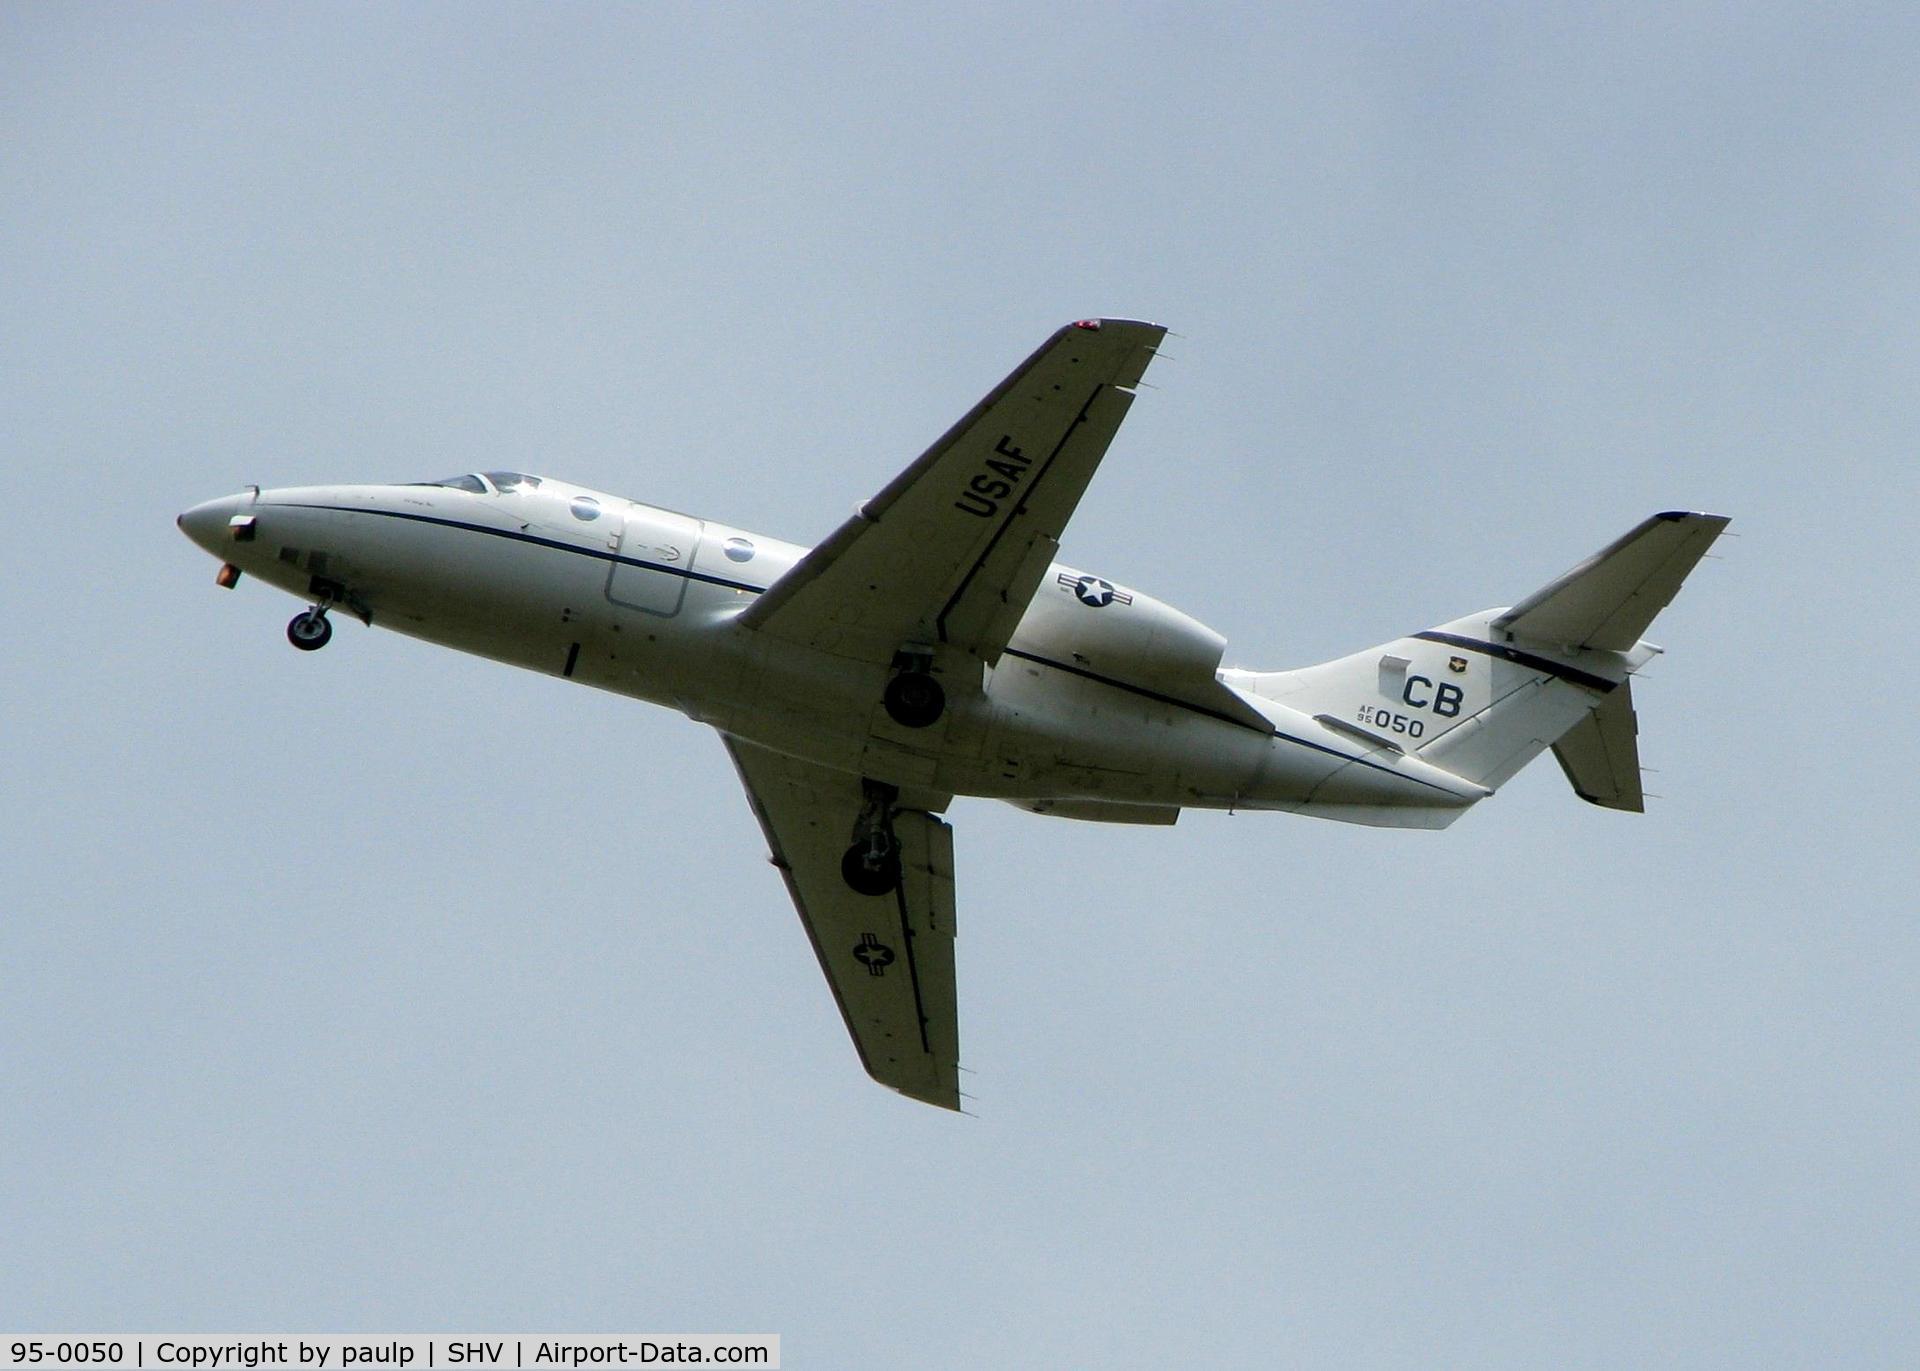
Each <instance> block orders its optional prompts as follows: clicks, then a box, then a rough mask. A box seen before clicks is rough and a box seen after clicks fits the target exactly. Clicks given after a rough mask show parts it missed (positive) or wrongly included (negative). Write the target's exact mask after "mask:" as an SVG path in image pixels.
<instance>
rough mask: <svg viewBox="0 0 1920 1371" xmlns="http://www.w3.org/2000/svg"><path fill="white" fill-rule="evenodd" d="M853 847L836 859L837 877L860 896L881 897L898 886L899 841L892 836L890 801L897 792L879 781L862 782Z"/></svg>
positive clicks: (897, 796)
mask: <svg viewBox="0 0 1920 1371" xmlns="http://www.w3.org/2000/svg"><path fill="white" fill-rule="evenodd" d="M860 790H861V795H862V800H861V805H860V817H859V818H858V819H856V820H855V821H854V825H853V846H852V847H849V848H848V849H847V850H846V852H845V853H844V854H843V855H842V856H841V858H840V875H841V877H842V878H843V879H844V880H845V881H846V883H847V884H848V885H849V886H850V887H852V888H853V889H854V890H855V891H856V892H857V893H859V894H861V895H884V894H886V893H887V892H888V891H889V890H892V889H893V888H894V887H895V886H897V885H899V884H900V840H899V839H898V838H896V837H894V836H893V802H894V801H895V800H897V799H898V798H900V792H899V791H898V790H896V789H895V788H894V787H892V786H890V785H887V784H886V783H884V782H882V781H870V780H863V781H862V782H861V783H860Z"/></svg>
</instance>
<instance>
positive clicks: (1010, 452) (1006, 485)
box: [953, 433, 1033, 519]
mask: <svg viewBox="0 0 1920 1371" xmlns="http://www.w3.org/2000/svg"><path fill="white" fill-rule="evenodd" d="M993 450H994V451H995V452H997V453H999V454H1000V456H1002V457H1004V458H1006V459H1007V460H1006V461H1004V462H1001V461H996V460H994V459H993V458H992V457H989V458H987V469H986V471H983V472H981V473H980V474H979V475H978V476H976V477H974V478H973V479H972V480H971V481H968V482H967V488H966V489H965V490H963V491H961V492H960V498H959V499H958V500H955V501H954V502H953V507H954V508H955V509H958V510H962V511H964V512H966V513H968V514H976V515H978V516H979V517H980V518H982V519H991V518H992V517H993V516H994V515H995V514H997V513H999V511H1000V502H1001V501H1002V500H1004V499H1006V498H1007V497H1008V496H1009V495H1011V494H1013V488H1014V487H1015V486H1017V485H1019V484H1020V478H1021V477H1022V476H1025V475H1026V474H1027V468H1028V467H1030V466H1032V465H1033V459H1032V458H1031V457H1029V456H1027V454H1026V453H1024V452H1022V451H1021V450H1020V449H1019V448H1017V447H1015V446H1014V445H1013V435H1012V434H1011V433H1003V434H1001V435H1000V441H999V442H997V443H995V444H994V445H993ZM995 477H999V478H1001V479H998V480H996V479H995Z"/></svg>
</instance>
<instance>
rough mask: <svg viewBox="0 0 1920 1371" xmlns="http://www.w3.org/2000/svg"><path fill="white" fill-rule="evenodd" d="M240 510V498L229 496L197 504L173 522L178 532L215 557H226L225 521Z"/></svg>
mask: <svg viewBox="0 0 1920 1371" xmlns="http://www.w3.org/2000/svg"><path fill="white" fill-rule="evenodd" d="M239 508H240V497H239V496H238V495H229V496H227V497H225V498H224V499H220V500H208V501H206V502H205V503H203V504H197V505H195V506H194V507H193V508H192V509H190V510H188V511H186V512H185V513H184V514H182V515H180V516H179V517H178V518H177V519H175V520H174V523H176V524H178V525H179V526H180V531H181V532H182V533H184V534H186V535H187V537H189V538H191V539H193V541H194V542H196V543H198V544H199V545H200V546H201V547H202V548H204V549H206V550H207V551H208V552H211V553H212V554H213V555H214V556H216V557H224V556H225V555H226V547H225V539H226V535H227V520H229V519H231V518H232V517H233V516H234V513H235V512H236V511H237V510H238V509H239Z"/></svg>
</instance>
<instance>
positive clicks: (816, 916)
mask: <svg viewBox="0 0 1920 1371" xmlns="http://www.w3.org/2000/svg"><path fill="white" fill-rule="evenodd" d="M724 741H725V742H726V745H727V751H728V752H729V753H731V754H732V756H733V764H734V766H735V767H737V768H738V769H739V772H740V779H741V780H742V781H744V782H745V783H746V787H747V798H748V800H749V801H750V802H751V803H752V805H753V812H754V816H755V817H756V818H758V819H759V820H760V827H761V828H762V829H763V830H764V831H765V833H766V835H767V846H768V847H769V848H770V849H772V853H773V864H774V865H775V866H776V867H778V868H779V869H780V874H781V876H782V877H783V878H784V879H785V880H786V883H787V893H788V894H790V895H791V896H792V897H793V903H794V907H795V908H796V909H798V910H799V911H800V922H801V923H802V924H803V925H804V926H805V927H806V930H807V937H808V939H809V940H811V941H812V943H813V952H814V955H815V956H816V957H818V958H819V959H820V969H821V970H822V971H824V972H826V973H827V984H828V986H829V987H831V988H832V990H833V998H834V1000H835V1002H837V1003H838V1004H839V1006H840V1014H841V1017H842V1018H844V1019H845V1020H846V1023H847V1032H848V1033H850V1034H851V1035H852V1036H853V1046H854V1050H855V1051H857V1052H858V1053H859V1054H860V1064H861V1065H862V1066H864V1067H866V1069H867V1074H868V1075H870V1076H872V1077H873V1078H874V1079H875V1080H876V1081H879V1082H880V1083H881V1084H882V1085H887V1086H891V1087H893V1088H894V1089H895V1090H898V1091H899V1092H900V1093H901V1094H903V1095H909V1096H912V1097H913V1098H914V1099H916V1100H924V1101H926V1102H927V1103H928V1104H937V1105H940V1106H941V1107H942V1108H945V1109H958V1108H959V1107H960V1076H959V1063H960V1028H959V1013H958V1010H957V1007H956V1004H955V999H954V987H953V830H952V829H951V828H949V827H948V826H947V825H946V824H944V823H942V822H941V821H940V820H939V819H937V818H935V817H934V816H933V815H931V814H928V813H925V812H923V811H920V810H913V809H903V810H898V811H896V812H895V814H894V820H893V830H894V835H895V837H896V838H897V839H898V840H899V843H900V866H901V880H900V885H899V887H898V888H897V889H895V890H893V891H890V892H888V893H887V894H885V895H861V894H859V893H857V892H856V891H854V890H853V889H852V888H851V887H850V886H848V885H847V883H846V881H845V880H843V879H842V878H841V875H840V858H841V855H842V854H843V853H844V852H845V851H846V850H847V847H848V845H849V843H850V842H851V841H852V835H853V829H854V822H855V820H856V819H857V818H858V816H859V814H860V807H861V791H860V781H859V779H858V778H857V777H854V776H849V775H846V774H843V773H841V772H837V771H832V770H829V769H828V768H826V767H823V766H816V765H815V764H813V763H812V762H803V761H800V760H798V759H796V758H793V757H787V756H784V755H782V754H781V753H778V752H773V751H770V750H768V749H767V748H763V747H760V746H758V745H756V744H754V743H749V742H747V741H745V740H744V739H740V738H733V737H726V738H725V739H724Z"/></svg>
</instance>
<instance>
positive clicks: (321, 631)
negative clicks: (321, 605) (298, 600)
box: [287, 609, 333, 652]
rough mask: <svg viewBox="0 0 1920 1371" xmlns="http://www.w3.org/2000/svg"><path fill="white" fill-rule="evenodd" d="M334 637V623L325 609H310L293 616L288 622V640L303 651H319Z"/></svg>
mask: <svg viewBox="0 0 1920 1371" xmlns="http://www.w3.org/2000/svg"><path fill="white" fill-rule="evenodd" d="M332 637H333V625H332V624H330V623H328V622H327V616H326V613H325V611H323V610H318V609H309V610H307V611H305V612H304V613H300V614H296V615H294V616H293V619H292V621H291V622H289V623H288V624H287V641H288V642H290V643H292V644H293V645H294V646H295V647H297V648H299V649H300V650H301V651H302V652H318V651H319V650H320V649H321V648H323V647H325V646H326V645H327V642H328V640H329V639H331V638H332Z"/></svg>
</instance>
